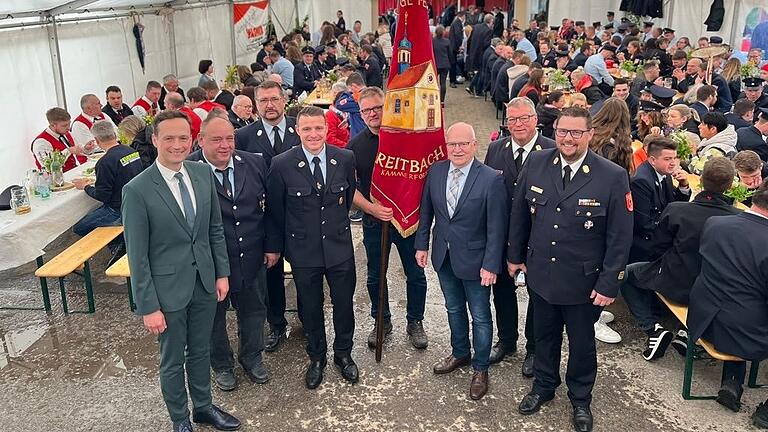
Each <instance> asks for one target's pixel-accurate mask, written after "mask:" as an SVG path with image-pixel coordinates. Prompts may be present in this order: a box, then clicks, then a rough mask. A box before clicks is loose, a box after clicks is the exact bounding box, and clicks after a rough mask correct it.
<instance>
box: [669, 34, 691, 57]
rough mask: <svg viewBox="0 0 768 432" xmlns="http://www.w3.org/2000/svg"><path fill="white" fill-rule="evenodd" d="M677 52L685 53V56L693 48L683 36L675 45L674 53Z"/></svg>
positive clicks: (689, 41)
mask: <svg viewBox="0 0 768 432" xmlns="http://www.w3.org/2000/svg"><path fill="white" fill-rule="evenodd" d="M677 50H682V51H685V53H686V54H688V53H689V52H691V51H693V47H692V46H691V40H690V39H688V38H687V37H685V36H683V37H681V38H680V39H678V40H677V43H676V44H675V49H674V51H677Z"/></svg>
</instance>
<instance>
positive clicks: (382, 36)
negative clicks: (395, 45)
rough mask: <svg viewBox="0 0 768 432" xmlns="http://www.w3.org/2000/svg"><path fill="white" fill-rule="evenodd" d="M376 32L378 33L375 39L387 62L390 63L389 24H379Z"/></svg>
mask: <svg viewBox="0 0 768 432" xmlns="http://www.w3.org/2000/svg"><path fill="white" fill-rule="evenodd" d="M377 33H378V35H379V37H378V39H377V40H378V43H379V46H380V47H381V51H382V52H383V53H384V57H385V58H386V59H387V64H392V37H391V36H390V35H389V26H386V25H380V26H379V28H378V30H377ZM383 66H384V65H382V67H383Z"/></svg>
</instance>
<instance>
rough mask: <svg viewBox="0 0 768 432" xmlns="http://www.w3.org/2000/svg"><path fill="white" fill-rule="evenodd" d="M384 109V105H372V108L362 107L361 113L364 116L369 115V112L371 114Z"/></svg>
mask: <svg viewBox="0 0 768 432" xmlns="http://www.w3.org/2000/svg"><path fill="white" fill-rule="evenodd" d="M383 109H384V105H376V106H374V107H370V108H366V109H361V110H360V114H362V115H364V116H367V115H368V114H370V113H372V112H377V113H380V112H381V110H383Z"/></svg>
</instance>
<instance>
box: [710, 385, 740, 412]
mask: <svg viewBox="0 0 768 432" xmlns="http://www.w3.org/2000/svg"><path fill="white" fill-rule="evenodd" d="M743 392H744V389H743V388H742V386H741V384H739V383H738V382H737V381H736V380H726V381H725V382H723V384H722V386H721V387H720V390H719V391H718V392H717V399H715V401H716V402H717V403H719V404H720V405H722V406H724V407H726V408H728V409H729V410H731V411H733V412H739V410H740V409H741V394H742V393H743Z"/></svg>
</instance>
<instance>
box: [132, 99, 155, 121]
mask: <svg viewBox="0 0 768 432" xmlns="http://www.w3.org/2000/svg"><path fill="white" fill-rule="evenodd" d="M141 98H142V99H144V101H145V102H146V103H148V104H149V106H152V101H151V100H149V99H147V97H146V96H142V97H141ZM131 111H133V115H135V116H136V117H138V118H140V119H143V118H144V116H145V115H147V110H145V109H144V107H142V106H141V105H136V106H134V107H133V108H131Z"/></svg>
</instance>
